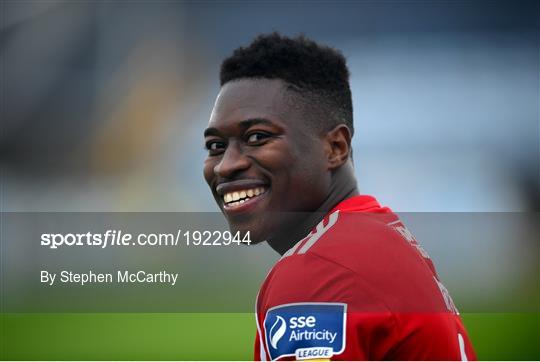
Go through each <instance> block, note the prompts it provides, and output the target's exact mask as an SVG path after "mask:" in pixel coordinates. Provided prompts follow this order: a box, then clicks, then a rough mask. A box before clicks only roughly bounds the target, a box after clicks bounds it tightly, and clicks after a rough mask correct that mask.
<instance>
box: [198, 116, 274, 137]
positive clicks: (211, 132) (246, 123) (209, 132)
mask: <svg viewBox="0 0 540 362" xmlns="http://www.w3.org/2000/svg"><path fill="white" fill-rule="evenodd" d="M256 124H265V125H268V126H275V125H276V124H275V123H274V122H272V121H270V120H268V119H266V118H250V119H246V120H243V121H241V122H240V128H242V129H244V130H245V129H248V128H249V127H251V126H254V125H256ZM220 133H221V132H220V131H219V130H218V129H217V128H215V127H208V128H207V129H205V130H204V137H207V136H219V135H220Z"/></svg>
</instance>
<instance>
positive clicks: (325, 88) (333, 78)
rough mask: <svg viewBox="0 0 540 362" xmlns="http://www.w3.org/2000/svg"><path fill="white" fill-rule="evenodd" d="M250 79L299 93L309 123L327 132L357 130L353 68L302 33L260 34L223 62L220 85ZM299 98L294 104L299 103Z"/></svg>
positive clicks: (339, 56) (337, 54)
mask: <svg viewBox="0 0 540 362" xmlns="http://www.w3.org/2000/svg"><path fill="white" fill-rule="evenodd" d="M245 78H266V79H281V80H283V81H285V82H286V83H287V88H288V89H290V90H292V91H294V92H295V93H296V95H300V96H301V98H302V101H303V102H300V104H302V105H303V106H305V108H306V111H307V110H309V111H307V112H309V115H310V116H312V117H310V120H311V121H313V120H314V119H313V115H315V114H316V117H315V118H316V119H317V122H316V123H317V124H316V126H318V128H320V130H321V131H328V130H330V129H332V128H334V127H335V126H336V125H338V124H342V123H344V124H346V125H347V126H348V127H349V129H350V131H351V134H352V133H353V132H354V126H353V108H352V96H351V89H350V86H349V69H348V68H347V63H346V60H345V57H344V56H343V54H342V53H341V52H340V51H339V50H336V49H333V48H330V47H328V46H324V45H320V44H317V43H316V42H314V41H313V40H310V39H308V38H306V37H305V36H304V35H299V36H297V37H295V38H289V37H286V36H283V35H281V34H279V33H277V32H274V33H270V34H261V35H259V36H257V37H256V38H255V39H254V40H253V42H252V43H251V44H249V45H248V46H247V47H239V48H237V49H236V50H235V51H234V52H233V54H232V55H231V56H230V57H228V58H226V59H225V60H224V61H223V63H222V64H221V72H220V82H221V86H223V85H224V84H226V83H228V82H231V81H234V80H239V79H245ZM297 98H298V97H295V99H294V101H293V102H294V103H295V105H296V106H298V105H299V100H298V99H297Z"/></svg>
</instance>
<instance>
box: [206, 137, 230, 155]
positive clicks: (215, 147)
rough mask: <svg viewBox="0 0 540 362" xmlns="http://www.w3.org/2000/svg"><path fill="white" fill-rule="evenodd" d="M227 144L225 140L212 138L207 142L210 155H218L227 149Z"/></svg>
mask: <svg viewBox="0 0 540 362" xmlns="http://www.w3.org/2000/svg"><path fill="white" fill-rule="evenodd" d="M226 146H227V145H226V144H225V142H223V141H219V140H210V141H207V142H206V143H205V147H206V149H207V150H208V153H210V155H217V154H219V153H221V152H223V151H224V150H225V147H226Z"/></svg>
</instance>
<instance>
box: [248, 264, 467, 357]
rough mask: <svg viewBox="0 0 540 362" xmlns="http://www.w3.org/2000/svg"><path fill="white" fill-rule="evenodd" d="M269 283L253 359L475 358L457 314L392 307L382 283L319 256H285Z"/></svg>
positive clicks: (261, 297)
mask: <svg viewBox="0 0 540 362" xmlns="http://www.w3.org/2000/svg"><path fill="white" fill-rule="evenodd" d="M267 282H268V283H267V285H266V286H264V287H263V289H261V292H262V293H261V295H259V301H258V310H259V312H258V313H257V319H258V321H257V324H258V327H259V328H258V331H257V336H256V341H255V356H254V357H255V359H256V360H262V359H268V360H272V359H280V360H285V359H315V358H319V359H321V358H322V359H332V360H386V359H392V360H467V359H468V360H472V359H475V358H476V356H474V352H473V351H472V347H471V346H470V342H469V340H468V337H467V335H466V333H465V329H464V328H463V326H462V324H461V321H460V319H459V316H458V315H456V314H454V313H450V312H445V311H441V312H430V313H423V312H415V313H412V312H406V311H400V310H392V303H391V301H388V300H385V298H388V294H386V295H385V298H382V297H381V296H380V293H379V291H378V287H379V286H378V285H373V284H372V283H370V281H369V280H365V278H362V277H361V276H359V275H358V274H357V273H356V272H355V271H353V270H350V269H348V268H347V267H345V266H343V265H340V264H339V263H336V262H334V261H332V260H328V259H325V258H324V257H322V256H320V255H317V254H305V255H302V256H298V257H294V256H293V257H290V258H289V260H284V261H282V262H281V263H280V265H279V268H276V270H274V271H272V273H271V274H270V275H269V278H268V280H267ZM391 297H392V296H391ZM393 297H394V298H398V299H399V297H400V296H399V295H395V296H393ZM441 298H442V296H441Z"/></svg>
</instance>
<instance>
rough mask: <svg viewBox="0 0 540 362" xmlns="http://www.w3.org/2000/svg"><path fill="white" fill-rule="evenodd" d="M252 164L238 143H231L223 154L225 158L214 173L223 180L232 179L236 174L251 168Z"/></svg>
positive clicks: (215, 168)
mask: <svg viewBox="0 0 540 362" xmlns="http://www.w3.org/2000/svg"><path fill="white" fill-rule="evenodd" d="M250 164H251V162H250V160H249V158H248V157H246V156H245V155H244V154H243V152H242V150H241V149H240V147H239V145H238V144H237V143H236V142H231V143H229V145H228V147H227V148H226V149H225V152H224V153H223V157H222V158H221V160H220V161H219V163H218V164H217V165H216V166H215V167H214V173H215V174H216V175H218V176H220V177H223V178H230V177H231V176H233V175H234V174H235V173H238V172H241V171H244V170H246V169H248V168H249V166H250Z"/></svg>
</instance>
